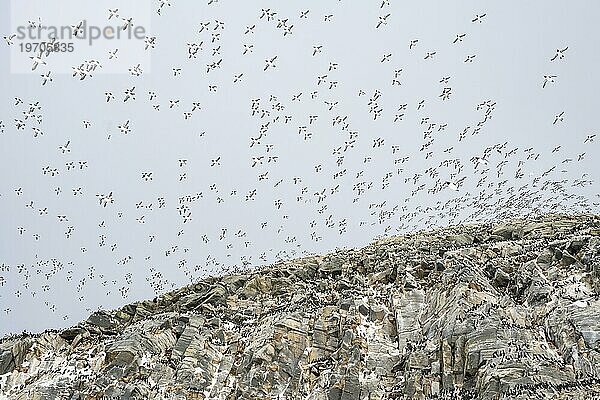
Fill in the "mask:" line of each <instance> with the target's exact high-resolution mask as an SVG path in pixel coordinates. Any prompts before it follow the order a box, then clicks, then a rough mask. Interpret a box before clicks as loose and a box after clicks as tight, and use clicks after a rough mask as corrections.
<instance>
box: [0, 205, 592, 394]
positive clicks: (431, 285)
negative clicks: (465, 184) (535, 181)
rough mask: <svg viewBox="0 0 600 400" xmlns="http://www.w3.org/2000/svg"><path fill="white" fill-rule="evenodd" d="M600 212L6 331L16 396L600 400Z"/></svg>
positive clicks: (274, 272)
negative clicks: (21, 331)
mask: <svg viewBox="0 0 600 400" xmlns="http://www.w3.org/2000/svg"><path fill="white" fill-rule="evenodd" d="M599 295H600V217H598V216H594V215H577V216H564V215H552V216H545V217H540V218H539V219H537V220H514V221H509V222H506V223H502V224H489V225H476V226H460V227H452V228H448V229H444V230H438V231H434V232H425V233H418V234H412V235H407V236H401V237H393V238H388V239H385V240H381V241H378V242H376V243H373V244H372V245H370V246H367V247H365V248H363V249H360V250H344V251H338V252H335V253H332V254H329V255H325V256H313V257H307V258H303V259H297V260H293V261H287V262H283V263H280V264H278V265H274V266H269V267H264V268H261V269H258V270H255V271H252V272H248V273H247V274H244V275H226V276H222V277H219V278H209V279H205V280H203V281H200V282H199V283H197V284H195V285H191V286H188V287H184V288H182V289H179V290H176V291H173V292H169V293H166V294H164V295H162V296H160V297H158V298H156V299H154V300H150V301H143V302H138V303H134V304H130V305H127V306H125V307H123V308H121V309H119V310H116V311H100V312H96V313H94V314H92V315H91V316H90V317H89V318H88V319H87V320H86V321H84V322H81V323H80V324H78V325H76V326H74V327H71V328H69V329H66V330H62V331H47V332H44V333H41V334H26V335H19V336H13V337H6V338H4V339H2V341H1V342H0V398H10V399H102V398H119V399H121V398H124V399H142V398H143V399H253V400H254V399H315V400H317V399H336V400H338V399H339V400H342V399H344V400H345V399H360V400H362V399H365V400H366V399H370V400H375V399H434V398H437V399H538V398H539V399H593V398H600V297H599Z"/></svg>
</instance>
